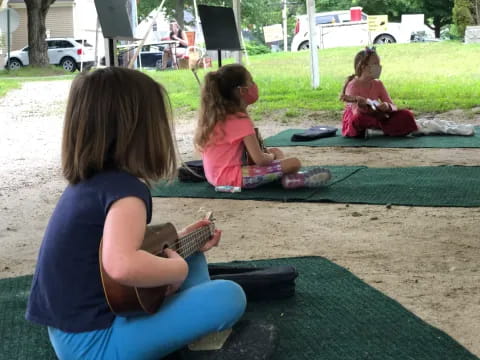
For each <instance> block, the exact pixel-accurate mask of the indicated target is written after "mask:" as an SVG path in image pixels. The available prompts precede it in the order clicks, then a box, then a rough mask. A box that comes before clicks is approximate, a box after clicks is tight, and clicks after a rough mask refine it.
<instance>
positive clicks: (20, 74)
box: [0, 65, 75, 80]
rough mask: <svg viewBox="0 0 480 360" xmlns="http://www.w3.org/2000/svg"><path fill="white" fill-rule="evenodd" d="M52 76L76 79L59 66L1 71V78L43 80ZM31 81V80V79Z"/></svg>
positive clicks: (72, 74) (73, 74)
mask: <svg viewBox="0 0 480 360" xmlns="http://www.w3.org/2000/svg"><path fill="white" fill-rule="evenodd" d="M50 76H65V77H67V78H68V77H74V76H75V73H70V72H67V71H65V70H64V69H63V68H61V67H59V66H54V65H51V66H47V67H33V66H25V67H22V68H20V69H18V70H10V71H8V70H1V71H0V78H2V77H7V78H26V77H28V78H43V77H50ZM29 80H30V79H29Z"/></svg>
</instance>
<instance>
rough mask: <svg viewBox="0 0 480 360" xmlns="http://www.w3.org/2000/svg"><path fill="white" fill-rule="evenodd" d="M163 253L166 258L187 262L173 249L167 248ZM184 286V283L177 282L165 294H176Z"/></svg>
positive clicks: (169, 286)
mask: <svg viewBox="0 0 480 360" xmlns="http://www.w3.org/2000/svg"><path fill="white" fill-rule="evenodd" d="M163 253H164V254H165V256H166V257H167V258H168V259H176V260H178V261H185V259H183V258H182V257H181V256H180V255H179V254H178V253H177V252H176V251H174V250H172V249H169V248H166V249H165V250H163ZM182 284H183V281H180V282H176V283H173V284H170V285H168V287H167V291H166V292H165V296H170V295H172V294H174V293H176V292H177V291H178V289H180V287H181V286H182Z"/></svg>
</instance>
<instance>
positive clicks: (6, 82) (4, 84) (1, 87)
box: [0, 78, 20, 97]
mask: <svg viewBox="0 0 480 360" xmlns="http://www.w3.org/2000/svg"><path fill="white" fill-rule="evenodd" d="M19 87H20V81H17V80H10V79H1V78H0V97H2V96H4V95H5V94H6V93H7V92H8V91H9V90H12V89H18V88H19Z"/></svg>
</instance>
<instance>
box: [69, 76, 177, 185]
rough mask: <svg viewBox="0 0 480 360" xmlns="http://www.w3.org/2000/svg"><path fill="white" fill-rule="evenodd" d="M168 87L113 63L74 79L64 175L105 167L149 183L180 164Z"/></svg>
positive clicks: (73, 179) (82, 175)
mask: <svg viewBox="0 0 480 360" xmlns="http://www.w3.org/2000/svg"><path fill="white" fill-rule="evenodd" d="M171 118H172V117H171V105H170V101H169V98H168V95H167V92H166V91H165V89H164V88H163V86H161V85H160V84H158V83H157V82H155V81H154V80H152V79H151V78H150V77H148V76H147V75H145V74H143V73H141V72H139V71H136V70H130V69H125V68H117V67H109V68H105V69H99V70H96V71H94V72H91V73H85V74H80V75H78V76H77V77H76V78H75V80H74V81H73V82H72V86H71V89H70V94H69V98H68V103H67V110H66V113H65V121H64V129H63V141H62V169H63V175H64V176H65V178H66V179H67V180H68V182H69V183H71V184H76V183H78V182H80V181H82V180H85V179H88V178H89V177H91V176H93V175H95V174H96V173H98V172H100V171H102V170H107V169H118V170H124V171H126V172H128V173H130V174H132V175H134V176H136V177H138V178H140V179H143V180H145V181H146V182H147V183H148V182H149V181H150V180H158V179H160V178H172V177H173V176H174V175H175V171H176V168H177V162H176V147H175V142H174V136H173V134H172V124H171Z"/></svg>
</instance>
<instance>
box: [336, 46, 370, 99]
mask: <svg viewBox="0 0 480 360" xmlns="http://www.w3.org/2000/svg"><path fill="white" fill-rule="evenodd" d="M374 54H375V55H377V53H376V51H375V47H371V48H370V47H366V48H365V50H362V51H359V52H358V53H357V54H356V55H355V59H354V60H353V68H354V70H355V73H353V74H352V75H350V76H348V77H347V79H346V80H345V84H344V85H343V89H342V93H341V94H340V100H343V96H344V95H345V90H346V89H347V85H348V83H349V82H350V81H352V80H353V79H354V78H355V77H360V76H361V75H362V72H363V70H364V69H365V68H366V67H367V65H368V61H369V60H370V58H371V57H372V55H374Z"/></svg>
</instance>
